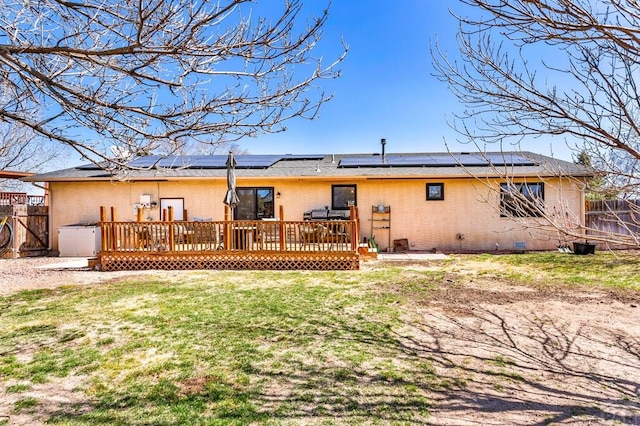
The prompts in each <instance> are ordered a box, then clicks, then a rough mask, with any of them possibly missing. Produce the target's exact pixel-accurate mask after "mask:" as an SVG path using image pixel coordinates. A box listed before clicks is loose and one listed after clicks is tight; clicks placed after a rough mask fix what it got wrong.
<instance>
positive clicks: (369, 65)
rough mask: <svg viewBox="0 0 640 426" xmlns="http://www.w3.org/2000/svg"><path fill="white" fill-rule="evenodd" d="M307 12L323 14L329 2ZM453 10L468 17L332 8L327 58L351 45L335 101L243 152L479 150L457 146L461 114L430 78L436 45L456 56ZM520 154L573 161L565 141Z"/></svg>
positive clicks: (340, 4)
mask: <svg viewBox="0 0 640 426" xmlns="http://www.w3.org/2000/svg"><path fill="white" fill-rule="evenodd" d="M304 4H305V9H311V10H319V9H320V8H321V7H322V5H325V4H326V1H325V0H306V1H305V2H304ZM365 4H366V7H364V6H363V5H365ZM449 8H451V9H452V10H454V11H455V12H456V13H461V14H462V15H465V6H464V5H462V4H461V3H459V2H457V1H455V0H450V1H442V0H437V1H425V0H397V1H394V2H383V1H380V0H372V1H369V2H366V3H365V2H361V1H357V0H334V2H333V4H332V5H331V9H330V14H329V21H328V23H327V24H326V26H325V28H324V40H323V44H322V46H321V47H322V48H323V51H322V52H323V53H325V52H326V53H325V57H326V58H327V59H332V58H335V57H336V55H337V53H338V52H339V48H340V38H341V37H342V38H343V39H344V40H345V42H346V43H347V44H348V45H349V53H348V55H347V57H346V59H345V61H344V62H343V63H342V64H341V67H340V68H341V69H342V76H341V78H339V79H337V80H331V81H326V82H325V84H324V86H323V88H324V89H325V90H326V92H328V93H332V94H333V95H334V99H333V100H332V101H330V102H329V103H327V104H325V105H324V106H323V107H322V109H321V110H320V115H319V117H318V118H317V119H316V120H314V121H308V120H293V121H290V122H288V123H287V128H288V130H287V131H286V132H284V133H277V134H272V135H264V136H258V137H257V138H253V139H244V140H242V141H241V142H240V146H241V147H242V148H245V149H247V150H249V152H250V153H252V154H267V153H278V154H282V153H293V154H312V153H336V154H338V153H360V152H363V153H366V152H378V151H379V150H380V139H381V138H385V139H386V140H387V152H431V151H446V150H447V145H448V146H449V149H451V150H453V151H460V150H476V147H475V146H469V145H462V144H460V143H458V142H457V139H458V135H457V134H456V133H455V132H454V131H453V130H452V129H451V128H450V127H449V125H448V124H447V120H448V119H451V118H452V116H453V114H454V113H455V111H456V110H461V109H462V106H461V105H460V104H459V102H458V101H457V99H456V98H455V97H454V96H453V95H452V94H451V93H450V92H449V90H448V89H447V87H446V85H445V84H444V83H442V82H440V81H438V80H437V79H436V78H435V77H434V76H433V75H432V74H433V67H432V59H431V54H430V46H431V45H432V44H433V43H434V42H435V40H436V39H437V40H438V42H439V44H440V45H441V47H442V48H443V50H446V51H448V52H449V53H450V54H453V55H455V54H456V53H457V46H456V41H455V35H456V31H457V21H456V19H455V18H454V17H453V16H452V15H451V14H450V13H449ZM467 10H468V9H467ZM467 14H468V12H467ZM445 142H446V144H445ZM487 149H488V150H491V149H492V147H488V148H487ZM493 149H495V150H499V147H495V148H493ZM505 149H508V147H506V148H505ZM522 149H527V150H532V151H536V152H538V153H540V154H547V155H550V154H553V155H554V156H555V157H557V158H562V159H566V160H571V152H570V151H569V150H568V149H567V148H566V146H565V145H564V143H562V142H561V141H558V142H557V143H556V145H555V146H553V147H552V146H551V145H550V143H545V142H541V141H540V140H539V139H538V140H536V141H535V142H533V143H529V144H527V145H524V146H522Z"/></svg>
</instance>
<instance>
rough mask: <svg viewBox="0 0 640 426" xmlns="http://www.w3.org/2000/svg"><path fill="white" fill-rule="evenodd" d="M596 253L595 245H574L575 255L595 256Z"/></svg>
mask: <svg viewBox="0 0 640 426" xmlns="http://www.w3.org/2000/svg"><path fill="white" fill-rule="evenodd" d="M595 252H596V245H595V244H588V243H587V244H585V243H573V253H574V254H595Z"/></svg>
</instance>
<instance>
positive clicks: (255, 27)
mask: <svg viewBox="0 0 640 426" xmlns="http://www.w3.org/2000/svg"><path fill="white" fill-rule="evenodd" d="M261 6H262V5H260V4H258V2H257V1H249V0H226V1H195V0H187V1H183V0H152V1H145V2H128V1H126V2H115V3H114V2H108V1H104V0H87V1H77V2H76V1H63V0H43V1H39V2H28V3H24V2H21V1H17V0H4V1H2V10H3V13H2V17H0V24H1V25H0V81H2V82H3V83H4V87H5V92H6V93H5V94H6V95H8V96H5V97H4V99H6V100H5V101H4V102H2V104H0V120H2V121H7V122H16V123H20V125H22V126H25V127H29V128H31V129H32V130H33V131H34V132H36V133H38V134H40V135H43V136H45V137H47V138H50V139H53V140H55V141H57V142H60V143H62V144H65V145H69V146H71V147H72V148H73V149H75V150H76V151H78V152H79V153H80V154H81V155H83V156H84V157H86V158H87V159H90V160H92V161H94V162H98V161H101V160H109V161H111V162H115V166H124V165H125V164H123V162H121V161H119V160H118V159H116V158H113V157H112V156H111V155H110V152H109V150H108V149H106V148H108V147H109V146H110V145H113V146H118V147H120V148H121V149H120V151H121V152H124V151H125V150H128V151H129V152H131V153H141V152H151V151H156V152H165V153H170V152H174V151H175V150H176V149H184V147H185V146H186V145H189V144H192V143H194V141H198V140H203V139H204V140H206V141H207V142H208V143H212V142H214V143H215V142H221V141H223V142H232V141H235V140H238V139H240V138H242V137H244V136H253V135H256V134H259V133H263V132H277V131H282V130H284V123H285V122H286V121H287V120H289V119H292V118H294V117H304V118H309V119H312V118H314V117H315V116H316V114H317V112H318V108H319V107H320V105H321V104H323V103H324V102H326V101H327V100H329V99H330V96H327V95H325V94H324V93H323V92H322V91H320V90H318V88H317V85H318V84H319V83H320V81H321V80H323V79H328V78H335V77H337V76H338V75H339V71H337V69H336V65H337V64H338V63H339V62H340V61H342V59H343V58H344V55H345V54H346V47H344V46H343V49H342V52H341V53H339V54H337V55H336V60H335V61H333V62H332V63H329V64H326V65H325V64H323V61H322V60H321V59H319V58H315V57H314V55H313V52H314V49H315V48H316V46H317V44H318V43H319V41H320V39H321V37H322V32H321V29H322V27H323V25H324V24H325V22H326V21H327V18H328V9H327V10H324V11H322V12H321V14H320V15H319V16H318V17H315V18H311V19H309V20H308V22H306V24H305V17H304V16H302V4H301V2H300V1H299V0H291V1H283V2H278V4H276V2H269V3H268V4H265V5H264V6H262V9H263V10H265V11H267V12H268V13H269V14H270V16H271V17H269V16H267V17H262V18H261V17H259V16H257V14H258V12H259V11H260V10H261V9H260V7H261ZM34 110H36V111H39V114H38V116H37V117H36V116H34V114H33V111H34Z"/></svg>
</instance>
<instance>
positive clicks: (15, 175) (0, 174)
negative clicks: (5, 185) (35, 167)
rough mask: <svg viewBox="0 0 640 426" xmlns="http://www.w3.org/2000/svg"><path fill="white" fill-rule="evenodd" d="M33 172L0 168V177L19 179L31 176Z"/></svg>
mask: <svg viewBox="0 0 640 426" xmlns="http://www.w3.org/2000/svg"><path fill="white" fill-rule="evenodd" d="M34 174H35V173H29V172H16V171H11V170H0V179H20V178H24V177H28V176H33V175H34Z"/></svg>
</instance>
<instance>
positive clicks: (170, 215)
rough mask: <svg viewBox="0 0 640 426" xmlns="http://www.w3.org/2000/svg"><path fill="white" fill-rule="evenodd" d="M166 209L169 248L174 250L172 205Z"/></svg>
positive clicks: (174, 235)
mask: <svg viewBox="0 0 640 426" xmlns="http://www.w3.org/2000/svg"><path fill="white" fill-rule="evenodd" d="M167 209H168V211H167V216H169V225H168V226H169V250H171V251H174V250H175V249H176V241H175V238H176V232H175V231H176V230H175V229H174V226H173V206H169V207H167Z"/></svg>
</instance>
